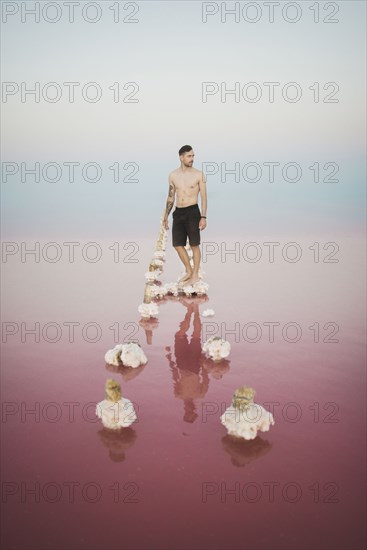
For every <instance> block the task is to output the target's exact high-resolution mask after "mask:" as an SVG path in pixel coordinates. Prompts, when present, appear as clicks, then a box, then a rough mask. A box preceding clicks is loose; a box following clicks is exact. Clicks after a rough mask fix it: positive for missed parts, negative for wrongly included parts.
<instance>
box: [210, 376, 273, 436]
mask: <svg viewBox="0 0 367 550" xmlns="http://www.w3.org/2000/svg"><path fill="white" fill-rule="evenodd" d="M255 393H256V392H255V390H254V389H252V388H250V387H247V386H242V387H241V388H238V389H237V390H236V391H235V393H234V395H233V398H232V403H231V406H230V407H228V408H227V409H226V410H225V412H224V413H223V414H222V416H221V417H220V421H221V423H222V424H223V425H224V426H225V427H226V428H227V432H228V434H229V435H233V436H235V437H242V438H243V439H247V440H250V439H255V437H256V436H257V432H258V431H260V432H268V431H269V428H270V426H274V424H275V422H274V418H273V415H272V414H271V412H269V411H267V410H266V409H264V407H262V406H261V405H258V404H257V403H254V402H253V398H254V395H255Z"/></svg>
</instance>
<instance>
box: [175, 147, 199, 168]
mask: <svg viewBox="0 0 367 550" xmlns="http://www.w3.org/2000/svg"><path fill="white" fill-rule="evenodd" d="M178 154H179V156H180V161H181V162H182V164H184V166H187V167H190V166H192V165H193V163H194V157H195V155H194V151H193V150H192V147H191V145H184V146H183V147H181V149H180V150H179V152H178Z"/></svg>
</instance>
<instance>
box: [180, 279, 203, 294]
mask: <svg viewBox="0 0 367 550" xmlns="http://www.w3.org/2000/svg"><path fill="white" fill-rule="evenodd" d="M182 290H183V292H184V293H185V294H186V296H191V294H197V295H198V296H203V295H205V294H208V290H209V285H208V283H204V281H197V282H196V283H194V284H193V285H185V283H183V284H182Z"/></svg>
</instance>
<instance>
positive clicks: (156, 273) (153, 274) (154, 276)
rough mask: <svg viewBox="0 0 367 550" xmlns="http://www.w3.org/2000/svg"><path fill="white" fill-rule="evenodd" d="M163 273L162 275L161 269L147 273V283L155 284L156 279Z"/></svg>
mask: <svg viewBox="0 0 367 550" xmlns="http://www.w3.org/2000/svg"><path fill="white" fill-rule="evenodd" d="M161 273H162V270H161V269H155V270H154V271H146V273H145V278H146V280H147V281H149V282H153V281H155V279H158V277H159V276H160V275H161Z"/></svg>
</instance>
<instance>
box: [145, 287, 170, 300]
mask: <svg viewBox="0 0 367 550" xmlns="http://www.w3.org/2000/svg"><path fill="white" fill-rule="evenodd" d="M167 292H168V291H167V288H166V286H165V285H150V287H149V295H150V296H151V297H152V298H163V296H165V295H166V294H167Z"/></svg>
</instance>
